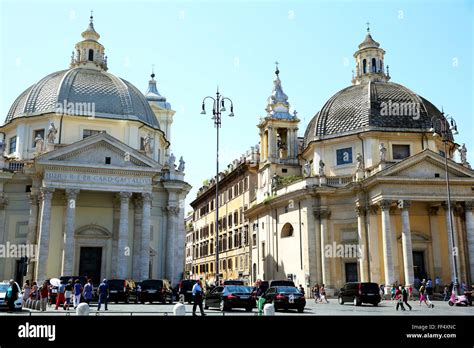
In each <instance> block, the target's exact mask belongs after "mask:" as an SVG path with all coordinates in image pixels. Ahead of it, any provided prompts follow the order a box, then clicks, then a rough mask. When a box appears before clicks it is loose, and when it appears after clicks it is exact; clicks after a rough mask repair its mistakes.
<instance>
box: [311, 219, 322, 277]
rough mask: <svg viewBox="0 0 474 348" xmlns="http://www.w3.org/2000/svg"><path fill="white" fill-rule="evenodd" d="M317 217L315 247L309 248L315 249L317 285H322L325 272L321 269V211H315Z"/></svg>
mask: <svg viewBox="0 0 474 348" xmlns="http://www.w3.org/2000/svg"><path fill="white" fill-rule="evenodd" d="M314 215H315V224H314V227H315V231H314V232H315V245H314V246H313V247H312V246H309V247H308V248H309V249H310V250H311V249H312V248H315V254H316V258H315V260H314V262H315V264H316V281H315V282H316V283H318V284H321V283H322V282H323V271H322V269H321V262H322V255H323V254H321V251H323V248H322V247H321V215H320V214H319V210H315V211H314Z"/></svg>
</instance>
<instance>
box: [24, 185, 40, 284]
mask: <svg viewBox="0 0 474 348" xmlns="http://www.w3.org/2000/svg"><path fill="white" fill-rule="evenodd" d="M37 228H38V195H37V194H33V193H30V216H29V218H28V236H27V243H28V244H29V245H34V244H36V230H37ZM36 257H37V255H36ZM36 261H37V260H36V259H34V260H28V270H27V273H26V279H29V280H30V282H31V281H33V280H34V279H33V277H34V263H35V262H36Z"/></svg>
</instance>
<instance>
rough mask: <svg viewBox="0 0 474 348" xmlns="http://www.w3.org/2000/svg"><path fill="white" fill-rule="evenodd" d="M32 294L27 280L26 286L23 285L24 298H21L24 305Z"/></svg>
mask: <svg viewBox="0 0 474 348" xmlns="http://www.w3.org/2000/svg"><path fill="white" fill-rule="evenodd" d="M30 293H31V286H30V281H29V280H27V281H25V284H23V296H22V298H21V300H22V303H23V304H25V302H26V300H28V299H29V298H30Z"/></svg>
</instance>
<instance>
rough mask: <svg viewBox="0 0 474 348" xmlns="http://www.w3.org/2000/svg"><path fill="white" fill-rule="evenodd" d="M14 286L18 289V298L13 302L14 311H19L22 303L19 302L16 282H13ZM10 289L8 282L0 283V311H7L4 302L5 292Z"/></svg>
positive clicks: (19, 289) (19, 296) (20, 295)
mask: <svg viewBox="0 0 474 348" xmlns="http://www.w3.org/2000/svg"><path fill="white" fill-rule="evenodd" d="M15 286H16V287H17V288H18V298H17V299H16V300H15V303H14V304H15V310H16V311H21V307H22V302H21V297H22V294H21V288H20V285H18V283H17V282H15ZM9 287H10V283H9V282H1V283H0V309H8V305H7V302H6V301H5V297H6V296H7V290H8V288H9Z"/></svg>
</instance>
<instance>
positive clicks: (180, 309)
mask: <svg viewBox="0 0 474 348" xmlns="http://www.w3.org/2000/svg"><path fill="white" fill-rule="evenodd" d="M173 314H174V315H186V307H185V306H184V304H182V303H179V302H178V303H177V304H175V305H174V307H173Z"/></svg>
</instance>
